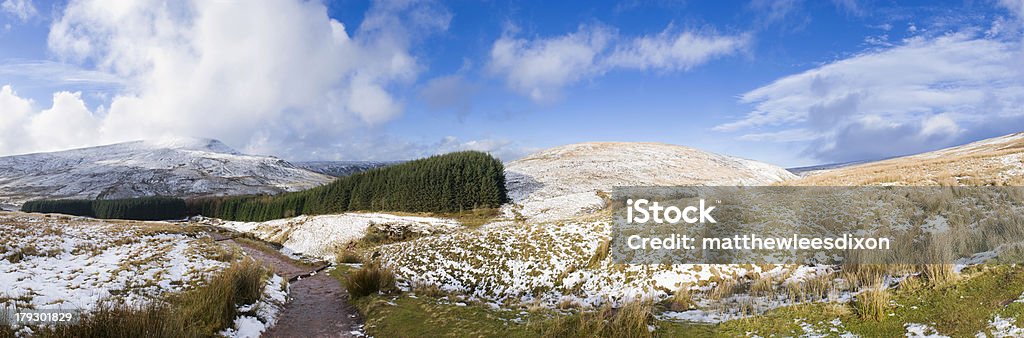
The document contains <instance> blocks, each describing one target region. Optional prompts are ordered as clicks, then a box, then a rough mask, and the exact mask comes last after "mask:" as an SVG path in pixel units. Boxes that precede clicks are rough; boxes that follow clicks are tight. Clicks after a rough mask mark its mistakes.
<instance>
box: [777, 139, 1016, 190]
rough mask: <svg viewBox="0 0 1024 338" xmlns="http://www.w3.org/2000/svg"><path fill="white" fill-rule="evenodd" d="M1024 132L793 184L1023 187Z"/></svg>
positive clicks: (863, 165) (876, 163)
mask: <svg viewBox="0 0 1024 338" xmlns="http://www.w3.org/2000/svg"><path fill="white" fill-rule="evenodd" d="M1022 160H1024V133H1016V134H1010V135H1005V136H1000V137H995V138H990V139H986V140H981V141H978V142H974V143H969V144H966V145H962V146H957V147H952V148H946V149H941V150H936V151H932V152H927V153H922V154H917V155H911V156H904V157H897V158H892V159H888V160H883V161H877V162H870V163H864V164H858V165H853V166H849V167H844V168H840V169H835V170H828V171H824V172H820V173H816V174H812V175H809V176H807V177H805V178H803V179H801V180H797V181H792V182H789V183H790V184H794V185H842V186H846V185H851V186H856V185H910V186H913V185H1024V162H1022Z"/></svg>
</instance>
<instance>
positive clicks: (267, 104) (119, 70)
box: [0, 0, 451, 157]
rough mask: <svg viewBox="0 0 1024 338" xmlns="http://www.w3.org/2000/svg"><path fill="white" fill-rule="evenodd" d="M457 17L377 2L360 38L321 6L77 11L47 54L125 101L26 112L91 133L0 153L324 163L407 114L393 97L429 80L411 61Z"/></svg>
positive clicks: (214, 4) (425, 7)
mask: <svg viewBox="0 0 1024 338" xmlns="http://www.w3.org/2000/svg"><path fill="white" fill-rule="evenodd" d="M450 17H451V16H450V14H448V13H447V12H446V11H445V10H444V9H442V8H438V7H436V6H434V5H432V4H429V3H420V2H416V1H407V2H380V3H374V4H372V5H371V7H370V9H369V11H368V12H367V13H366V14H365V17H364V20H363V22H362V24H361V25H360V26H359V27H356V28H355V29H352V28H351V27H346V26H345V25H344V24H342V23H341V22H338V21H337V20H334V19H332V18H330V17H329V16H328V14H327V8H326V7H325V6H324V5H323V4H322V3H320V2H318V1H295V0H276V1H268V2H265V3H261V5H260V6H252V5H250V4H248V3H246V2H237V1H200V0H194V1H162V0H144V1H128V2H124V1H114V0H72V1H70V2H69V3H68V4H67V6H66V7H65V8H64V9H63V10H62V11H61V12H60V13H59V14H58V16H57V18H56V19H55V20H54V21H53V23H52V25H51V27H50V33H49V37H48V47H49V49H50V51H51V52H52V54H53V55H55V56H56V57H58V58H59V59H60V60H61V62H62V63H66V64H72V65H79V66H82V67H85V68H88V69H89V70H90V71H94V72H90V73H87V74H90V75H97V74H110V75H112V76H113V77H115V78H118V79H121V80H122V82H123V89H121V90H119V91H118V92H116V93H115V94H114V95H113V97H112V99H111V100H110V102H109V103H108V104H106V105H104V106H101V107H99V108H96V109H95V110H94V111H89V110H88V109H86V107H85V105H84V104H77V103H75V102H73V101H76V100H77V101H78V103H81V98H80V97H79V96H78V95H77V94H72V93H58V94H56V95H55V99H54V104H53V108H51V109H50V110H41V109H39V108H36V109H35V110H34V111H32V112H30V113H28V115H30V117H31V118H33V119H38V120H39V121H55V120H58V119H68V120H71V121H77V122H81V123H80V128H82V129H88V130H87V131H82V132H80V133H71V134H67V135H61V136H60V137H44V136H45V133H37V132H34V130H36V129H38V128H43V127H44V126H45V125H46V124H43V123H39V124H37V125H36V126H31V125H26V126H28V127H26V129H29V130H28V131H26V132H24V133H22V137H27V138H28V139H27V140H18V139H15V138H13V136H10V135H13V134H4V135H0V139H4V140H3V141H0V142H3V144H8V145H9V144H13V143H16V142H26V144H34V145H35V149H29V150H41V149H49V148H52V147H53V146H58V145H62V144H67V143H68V142H70V140H71V139H76V138H81V140H82V141H88V142H91V143H97V144H98V143H110V142H119V141H126V140H133V139H143V138H154V137H161V136H165V135H173V136H194V137H215V138H220V139H223V140H224V141H225V142H227V143H228V144H232V145H236V146H238V147H240V148H242V150H245V151H260V152H262V153H269V154H286V155H290V156H300V157H304V156H302V155H301V154H308V153H313V152H317V151H327V150H325V149H318V148H321V147H325V146H324V145H325V144H332V143H333V142H332V140H333V139H334V138H336V137H337V135H338V134H340V133H345V132H347V131H348V130H351V129H355V128H360V127H367V126H374V125H379V124H381V123H383V122H386V121H389V120H392V119H394V118H396V117H397V116H399V115H400V114H401V113H402V111H403V110H404V104H403V102H402V100H401V98H400V97H398V96H396V95H395V94H394V92H395V91H396V90H398V89H400V88H403V87H406V86H409V85H410V84H412V83H413V82H415V80H416V78H417V76H418V75H419V74H420V73H421V72H422V70H423V68H424V67H423V66H422V65H421V63H420V62H419V61H418V60H417V58H416V57H415V56H414V55H412V54H411V52H410V49H411V48H412V46H413V45H414V44H416V43H417V42H418V41H419V40H421V39H422V38H423V37H424V36H426V35H429V34H431V33H432V32H437V31H439V30H444V29H446V28H447V25H448V21H449V20H450ZM51 66H52V64H51ZM4 93H5V95H10V96H14V94H13V92H4ZM14 101H17V100H16V99H12V102H14ZM19 102H20V101H19ZM7 109H8V108H7V107H6V106H0V111H6V110H7ZM86 115H88V116H91V118H92V119H93V122H94V123H88V119H86V118H85V116H86ZM37 127H38V128H37ZM21 148H23V147H21ZM284 149H290V150H295V149H298V150H299V152H298V153H284V152H282V151H283V150H284ZM20 150H25V149H17V150H15V149H14V148H12V147H10V146H7V147H4V148H3V149H0V152H3V153H12V152H14V151H20Z"/></svg>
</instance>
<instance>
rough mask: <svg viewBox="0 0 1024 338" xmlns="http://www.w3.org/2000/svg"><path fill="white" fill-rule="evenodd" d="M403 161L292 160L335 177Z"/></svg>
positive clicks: (304, 166) (311, 169)
mask: <svg viewBox="0 0 1024 338" xmlns="http://www.w3.org/2000/svg"><path fill="white" fill-rule="evenodd" d="M399 163H402V161H307V162H292V164H295V166H296V167H299V168H302V169H306V170H309V171H314V172H318V173H321V174H324V175H330V176H334V177H345V176H348V175H352V174H355V173H358V172H363V171H367V170H370V169H376V168H380V167H386V166H389V165H394V164H399Z"/></svg>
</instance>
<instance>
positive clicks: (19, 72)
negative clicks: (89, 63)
mask: <svg viewBox="0 0 1024 338" xmlns="http://www.w3.org/2000/svg"><path fill="white" fill-rule="evenodd" d="M0 75H3V76H7V77H19V78H23V79H26V80H29V81H32V82H45V83H47V84H50V85H73V86H78V85H86V86H100V87H121V86H123V85H124V84H125V81H124V79H122V78H120V77H118V76H116V75H114V74H110V73H107V72H101V71H96V70H89V69H83V68H82V67H78V66H75V65H72V64H68V63H63V62H54V61H46V60H9V61H8V62H6V63H3V64H0Z"/></svg>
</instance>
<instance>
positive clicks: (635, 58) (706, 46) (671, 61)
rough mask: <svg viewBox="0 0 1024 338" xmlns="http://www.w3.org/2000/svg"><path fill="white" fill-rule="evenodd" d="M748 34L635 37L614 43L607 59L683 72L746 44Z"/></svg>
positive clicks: (668, 33) (617, 63)
mask: <svg viewBox="0 0 1024 338" xmlns="http://www.w3.org/2000/svg"><path fill="white" fill-rule="evenodd" d="M750 40H751V36H750V34H742V35H734V36H722V35H716V34H714V33H704V34H701V33H694V32H682V33H672V32H671V29H666V30H665V31H663V32H661V33H660V34H658V35H654V36H644V37H638V38H635V39H633V40H631V41H629V42H628V43H625V44H620V45H618V46H616V48H615V52H614V53H612V55H611V56H609V58H608V63H609V65H610V66H612V67H622V68H636V69H645V70H646V69H660V70H667V71H686V70H690V69H691V68H693V67H696V66H698V65H701V64H704V63H706V62H708V61H709V60H711V59H714V58H718V57H723V56H726V55H731V54H734V53H736V52H737V51H739V50H741V49H743V48H745V47H746V46H747V45H749V43H750Z"/></svg>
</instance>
